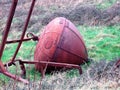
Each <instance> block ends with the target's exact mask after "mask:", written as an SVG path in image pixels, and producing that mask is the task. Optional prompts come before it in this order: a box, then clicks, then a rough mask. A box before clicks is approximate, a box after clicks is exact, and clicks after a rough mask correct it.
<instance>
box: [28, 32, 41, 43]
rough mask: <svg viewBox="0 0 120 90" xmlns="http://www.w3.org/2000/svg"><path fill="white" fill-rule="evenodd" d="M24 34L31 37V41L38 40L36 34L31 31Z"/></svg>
mask: <svg viewBox="0 0 120 90" xmlns="http://www.w3.org/2000/svg"><path fill="white" fill-rule="evenodd" d="M26 36H27V38H30V37H31V38H32V40H33V41H38V40H39V38H38V36H36V35H34V34H33V33H31V32H29V33H27V35H26Z"/></svg>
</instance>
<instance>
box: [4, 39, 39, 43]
mask: <svg viewBox="0 0 120 90" xmlns="http://www.w3.org/2000/svg"><path fill="white" fill-rule="evenodd" d="M30 40H36V41H37V40H38V39H37V38H35V37H32V38H26V39H23V40H22V42H24V41H30ZM18 42H21V40H11V41H6V43H7V44H11V43H18Z"/></svg>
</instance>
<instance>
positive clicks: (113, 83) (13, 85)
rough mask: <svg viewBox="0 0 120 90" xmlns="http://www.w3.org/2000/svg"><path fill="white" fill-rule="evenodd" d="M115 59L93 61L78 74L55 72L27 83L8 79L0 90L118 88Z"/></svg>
mask: <svg viewBox="0 0 120 90" xmlns="http://www.w3.org/2000/svg"><path fill="white" fill-rule="evenodd" d="M115 61H116V60H115ZM115 61H111V62H107V61H105V60H101V61H100V62H94V61H93V62H92V64H91V65H90V66H89V68H88V66H87V65H84V66H83V69H84V73H83V74H82V75H80V76H79V74H78V71H74V72H76V73H75V74H73V73H72V74H73V75H70V72H69V71H68V72H56V73H53V74H52V75H51V76H48V75H47V76H46V77H45V78H44V79H43V80H42V81H39V80H40V79H39V80H33V81H31V82H30V84H28V85H25V84H23V83H19V82H16V81H13V80H10V81H9V83H8V84H5V85H4V87H1V90H6V89H8V88H9V90H119V89H120V79H119V77H120V67H119V68H115V66H114V64H115ZM86 67H87V68H86ZM68 74H69V76H68Z"/></svg>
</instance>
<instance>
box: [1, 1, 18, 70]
mask: <svg viewBox="0 0 120 90" xmlns="http://www.w3.org/2000/svg"><path fill="white" fill-rule="evenodd" d="M17 2H18V0H13V1H12V6H11V8H10V13H9V16H8V20H7V23H6V26H5V30H4V35H3V37H2V42H1V47H0V60H1V58H2V54H3V51H4V48H5V44H6V41H7V37H8V34H9V31H10V27H11V23H12V19H13V16H14V13H15V9H16V6H17ZM1 63H2V62H1ZM2 66H3V65H2V64H1V65H0V67H1V68H2Z"/></svg>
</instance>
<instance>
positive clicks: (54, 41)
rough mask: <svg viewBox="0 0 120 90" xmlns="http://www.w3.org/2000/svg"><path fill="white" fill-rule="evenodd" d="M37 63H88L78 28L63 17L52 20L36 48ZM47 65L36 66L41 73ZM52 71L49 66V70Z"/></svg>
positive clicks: (35, 57)
mask: <svg viewBox="0 0 120 90" xmlns="http://www.w3.org/2000/svg"><path fill="white" fill-rule="evenodd" d="M34 60H35V61H38V62H40V61H47V62H55V63H66V64H74V65H80V64H82V63H84V62H87V61H88V54H87V50H86V47H85V44H84V41H83V39H82V36H81V35H80V33H79V31H78V30H77V28H76V27H75V26H74V25H73V24H72V23H71V22H70V21H69V20H67V19H65V18H63V17H59V18H56V19H54V20H52V21H51V22H50V23H49V24H48V25H47V26H46V27H45V29H44V31H43V33H42V34H41V35H40V37H39V42H38V44H37V46H36V50H35V54H34ZM44 68H45V65H40V64H36V69H37V70H39V71H41V72H42V70H43V69H44ZM49 69H51V66H49V65H48V68H47V70H49Z"/></svg>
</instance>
